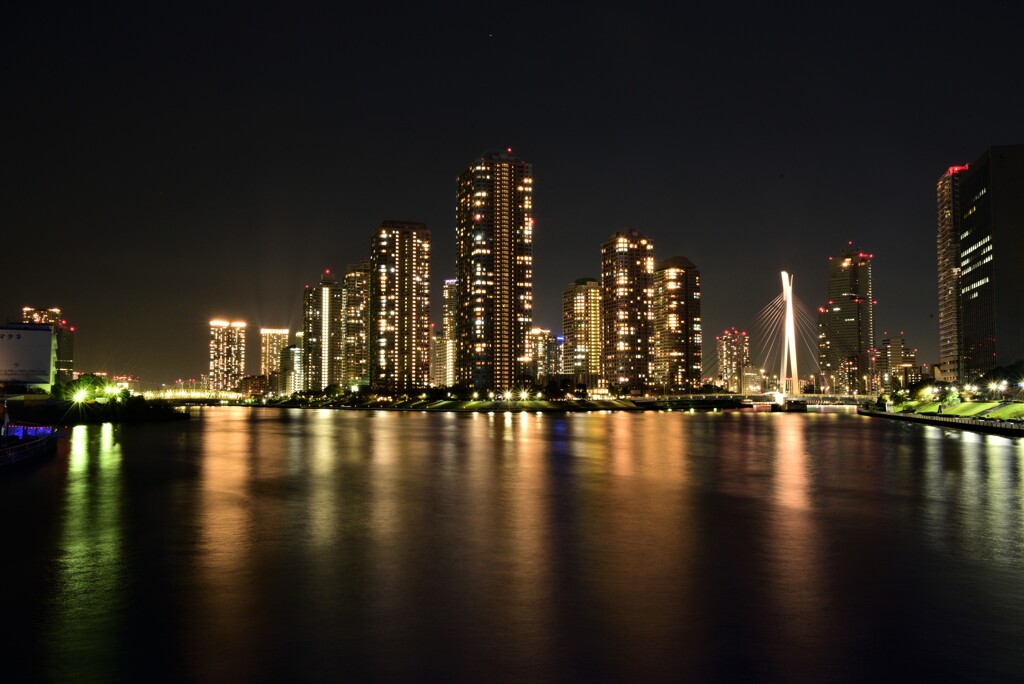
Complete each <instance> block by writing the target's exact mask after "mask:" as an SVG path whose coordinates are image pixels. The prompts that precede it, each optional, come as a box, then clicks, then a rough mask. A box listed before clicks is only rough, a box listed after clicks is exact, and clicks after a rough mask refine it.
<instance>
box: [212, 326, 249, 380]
mask: <svg viewBox="0 0 1024 684" xmlns="http://www.w3.org/2000/svg"><path fill="white" fill-rule="evenodd" d="M245 329H246V325H245V322H244V321H232V322H230V323H229V322H228V321H224V320H212V321H210V376H209V379H208V382H209V389H212V390H235V389H237V388H238V385H239V383H240V382H241V380H242V377H243V376H244V375H245Z"/></svg>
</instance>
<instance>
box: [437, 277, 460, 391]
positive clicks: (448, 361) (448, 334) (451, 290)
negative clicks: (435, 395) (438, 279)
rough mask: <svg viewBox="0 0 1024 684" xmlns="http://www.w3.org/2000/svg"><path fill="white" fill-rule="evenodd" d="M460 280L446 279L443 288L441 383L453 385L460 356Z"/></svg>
mask: <svg viewBox="0 0 1024 684" xmlns="http://www.w3.org/2000/svg"><path fill="white" fill-rule="evenodd" d="M458 284H459V281H458V280H455V279H454V278H452V279H450V280H446V281H444V288H443V289H442V290H441V339H442V341H443V343H444V380H443V381H442V382H441V385H443V386H444V387H451V386H452V385H454V384H455V383H456V379H455V374H456V363H457V356H458V353H457V352H458V341H459V336H458V322H459V296H458V295H459V292H458Z"/></svg>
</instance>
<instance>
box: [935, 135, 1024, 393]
mask: <svg viewBox="0 0 1024 684" xmlns="http://www.w3.org/2000/svg"><path fill="white" fill-rule="evenodd" d="M956 182H957V185H958V188H957V193H958V202H956V203H953V204H952V208H953V216H954V219H955V220H954V227H955V228H954V230H953V231H952V236H953V237H954V240H953V242H955V243H956V244H955V246H954V247H951V248H948V249H947V248H944V247H943V246H942V245H940V252H939V257H940V261H939V267H940V269H941V268H942V267H943V261H942V256H943V253H944V250H945V252H946V253H948V252H952V251H955V252H956V255H957V258H956V262H957V266H958V267H959V272H958V273H957V278H958V281H957V285H958V287H957V293H958V296H959V326H960V330H959V334H958V335H955V336H950V337H955V338H957V339H958V341H959V355H960V364H959V368H960V374H959V377H958V381H959V382H961V383H966V382H974V381H976V380H977V379H978V378H979V377H981V376H982V375H984V374H985V373H987V372H988V371H990V370H992V369H994V368H996V367H997V366H1009V365H1011V364H1013V363H1015V362H1016V361H1020V360H1021V359H1024V297H1022V296H1021V293H1022V292H1024V268H1021V263H1022V262H1024V145H1005V146H1001V147H992V148H990V149H988V150H986V151H985V153H984V154H982V155H981V157H979V158H978V160H977V161H975V162H974V163H972V164H969V165H968V167H967V168H965V169H962V170H961V171H959V172H958V173H957V174H956ZM940 186H941V179H940ZM942 221H943V214H942V211H941V207H940V213H939V238H940V241H941V240H942V237H943V230H942V229H943V222H942ZM942 275H943V274H942V272H941V270H940V274H939V276H940V280H939V287H940V291H939V296H940V304H941V301H942V300H941V298H942V297H943V295H944V293H945V292H946V290H945V289H943V286H944V283H943V281H942ZM950 280H951V277H947V281H946V283H945V286H946V287H948V284H949V281H950ZM939 316H940V318H939V325H940V345H941V344H942V342H943V338H941V335H942V332H943V330H948V328H949V327H950V326H949V325H948V324H947V325H943V319H942V310H941V308H940V312H939ZM943 370H945V368H943Z"/></svg>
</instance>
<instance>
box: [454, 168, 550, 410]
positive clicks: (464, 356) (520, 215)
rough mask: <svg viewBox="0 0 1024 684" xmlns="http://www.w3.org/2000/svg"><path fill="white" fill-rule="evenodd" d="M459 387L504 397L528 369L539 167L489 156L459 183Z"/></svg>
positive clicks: (459, 179) (456, 217)
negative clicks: (535, 176)
mask: <svg viewBox="0 0 1024 684" xmlns="http://www.w3.org/2000/svg"><path fill="white" fill-rule="evenodd" d="M455 230H456V280H457V281H458V284H457V297H458V301H459V311H458V321H457V323H458V345H457V361H456V369H457V370H456V381H457V382H458V383H460V384H465V385H468V386H472V387H475V388H476V389H477V390H489V389H496V390H503V389H509V388H512V387H514V386H515V385H516V384H517V383H518V382H520V381H521V380H522V379H523V377H524V375H526V374H527V373H526V369H525V368H524V361H523V359H524V353H525V350H526V336H527V334H528V333H529V332H530V329H531V328H533V167H532V166H531V165H530V164H528V163H526V162H524V161H523V160H522V159H520V158H519V157H517V156H516V155H514V154H512V151H511V150H507V151H505V152H487V153H485V154H482V155H480V157H478V158H477V159H476V160H474V161H473V162H472V163H471V164H470V165H469V167H468V168H467V169H466V170H465V171H463V172H462V173H461V174H460V175H459V178H458V186H457V191H456V206H455Z"/></svg>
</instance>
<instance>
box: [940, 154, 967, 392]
mask: <svg viewBox="0 0 1024 684" xmlns="http://www.w3.org/2000/svg"><path fill="white" fill-rule="evenodd" d="M966 170H967V165H966V164H965V165H963V166H950V167H949V169H948V170H947V171H946V173H944V174H942V178H940V179H939V182H938V184H937V185H936V188H935V195H936V205H937V209H938V219H939V231H938V238H937V240H936V246H937V248H938V258H939V371H940V372H941V377H942V379H943V380H946V381H949V382H958V381H959V378H960V291H959V287H960V234H959V231H958V229H957V225H958V223H959V219H958V217H959V214H960V180H959V174H960V172H961V171H966Z"/></svg>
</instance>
